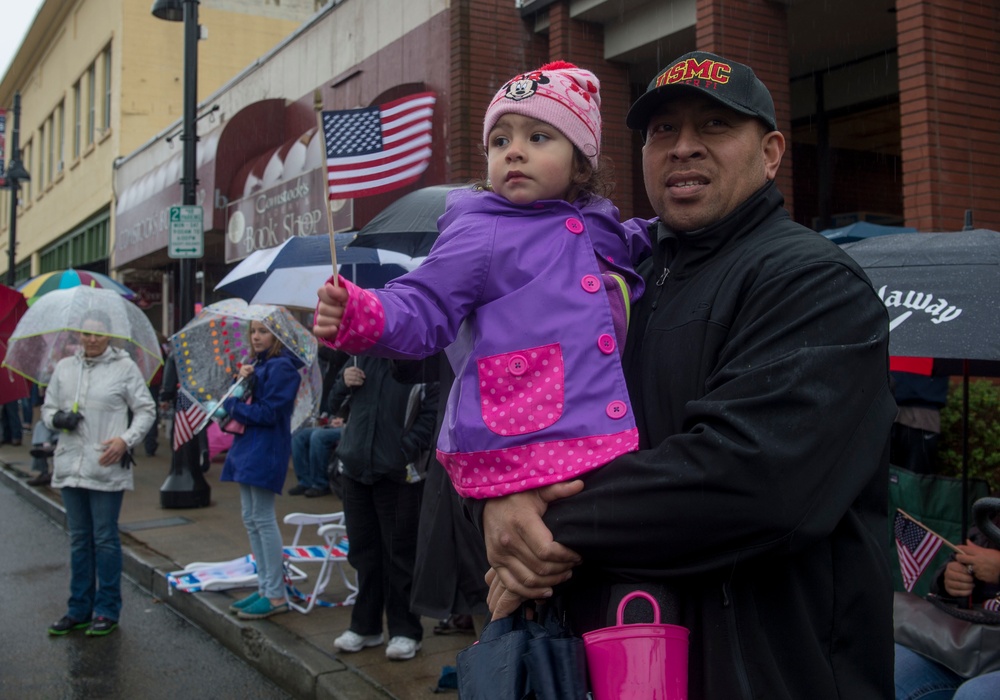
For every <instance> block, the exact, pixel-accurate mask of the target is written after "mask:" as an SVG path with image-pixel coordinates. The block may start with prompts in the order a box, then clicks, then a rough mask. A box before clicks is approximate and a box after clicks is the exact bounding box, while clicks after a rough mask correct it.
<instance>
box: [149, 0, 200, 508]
mask: <svg viewBox="0 0 1000 700" xmlns="http://www.w3.org/2000/svg"><path fill="white" fill-rule="evenodd" d="M152 14H153V16H154V17H156V18H158V19H163V20H167V21H170V22H181V21H183V22H184V113H183V123H184V125H183V133H182V134H181V142H182V143H183V152H182V165H181V190H182V200H181V203H182V204H183V205H185V206H194V205H195V204H196V203H197V187H198V179H197V162H198V161H197V157H198V152H197V145H198V134H197V122H198V118H197V116H198V115H197V110H198V37H199V34H200V30H199V28H198V0H156V1H155V2H154V3H153V9H152ZM179 263H180V264H179V267H180V275H179V279H178V294H177V301H178V320H179V327H181V328H183V327H184V326H185V325H186V324H187V323H188V321H190V320H191V319H192V318H193V317H194V259H193V258H181V259H180V261H179ZM175 365H176V362H175ZM165 379H166V378H165ZM207 460H208V438H207V436H206V433H205V431H204V430H202V431H201V432H200V433H199V434H197V435H195V436H194V437H193V438H191V439H190V440H188V441H187V442H185V443H184V444H183V445H181V446H180V448H179V449H177V450H174V451H173V454H172V456H171V463H170V474H169V475H168V476H167V480H166V481H165V482H163V486H161V487H160V505H161V506H162V507H164V508H198V507H202V506H207V505H209V503H210V500H211V488H210V487H209V485H208V484H207V483H206V481H205V477H204V475H203V474H204V467H203V465H204V464H205V463H206V462H207Z"/></svg>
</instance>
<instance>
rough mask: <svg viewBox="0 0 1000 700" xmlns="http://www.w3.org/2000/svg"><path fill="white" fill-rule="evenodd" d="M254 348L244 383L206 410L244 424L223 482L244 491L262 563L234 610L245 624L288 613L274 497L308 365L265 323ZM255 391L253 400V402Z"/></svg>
mask: <svg viewBox="0 0 1000 700" xmlns="http://www.w3.org/2000/svg"><path fill="white" fill-rule="evenodd" d="M250 345H251V347H252V348H253V352H254V355H255V361H254V362H248V363H246V364H244V365H243V366H241V367H240V370H239V376H240V378H241V379H243V380H244V382H243V384H241V385H240V386H238V387H237V390H235V391H234V392H233V393H232V395H231V396H229V398H227V399H225V400H224V401H223V402H222V405H221V406H218V407H216V406H214V405H212V404H211V403H209V405H208V406H206V410H207V411H210V412H211V413H212V415H213V417H215V418H218V419H220V420H221V419H225V418H230V419H231V421H233V422H237V423H239V424H240V425H242V426H243V431H242V432H236V436H235V437H234V438H233V446H232V447H231V448H230V449H229V453H228V454H227V455H226V462H225V464H224V465H223V466H222V477H221V478H222V481H235V482H236V483H237V484H239V487H240V504H241V507H242V516H243V525H244V526H245V527H246V529H247V535H248V537H249V539H250V550H251V551H252V552H253V556H254V559H255V560H256V562H257V590H256V591H254V592H253V593H251V594H250V595H249V596H247V597H245V598H242V599H241V600H238V601H236V602H235V603H233V604H232V605H231V606H230V607H229V610H230V612H233V613H235V614H236V615H237V616H238V617H239V618H241V619H244V620H260V619H263V618H265V617H270V616H272V615H276V614H278V613H285V612H288V599H287V597H286V595H285V572H284V566H283V560H282V545H281V531H280V530H279V529H278V518H277V515H276V513H275V503H274V499H275V496H276V495H277V494H280V493H281V490H282V489H283V488H284V486H285V476H286V475H287V474H288V460H289V459H290V458H291V455H292V427H291V420H292V411H293V409H294V408H295V395H296V394H297V393H298V390H299V382H301V380H302V375H301V374H300V373H299V370H300V369H301V367H302V361H301V360H300V359H299V358H298V357H297V356H296V355H295V354H294V353H292V352H291V351H289V350H288V349H286V348H285V346H284V345H283V344H282V342H281V341H280V340H278V338H277V337H275V335H274V333H273V332H271V330H270V329H269V328H268V327H267V326H266V325H264V324H263V323H261V322H260V321H251V322H250ZM251 377H252V378H253V382H252V390H247V395H246V396H245V395H244V390H243V387H244V386H246V384H247V380H249V379H250V378H251ZM250 391H252V399H251V400H247V399H249V398H250V396H249V392H250ZM230 432H233V430H232V429H230Z"/></svg>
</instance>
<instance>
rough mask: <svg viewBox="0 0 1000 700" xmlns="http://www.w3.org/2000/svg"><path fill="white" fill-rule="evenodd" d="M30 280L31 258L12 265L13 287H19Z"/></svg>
mask: <svg viewBox="0 0 1000 700" xmlns="http://www.w3.org/2000/svg"><path fill="white" fill-rule="evenodd" d="M29 279H31V258H28V259H27V260H22V261H21V262H19V263H17V264H16V265H14V285H15V286H19V285H21V284H23V283H24V282H27V281H28V280H29Z"/></svg>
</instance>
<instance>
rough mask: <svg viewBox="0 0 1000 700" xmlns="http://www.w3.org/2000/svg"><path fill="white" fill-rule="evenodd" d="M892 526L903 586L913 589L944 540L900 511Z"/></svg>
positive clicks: (909, 589)
mask: <svg viewBox="0 0 1000 700" xmlns="http://www.w3.org/2000/svg"><path fill="white" fill-rule="evenodd" d="M892 526H893V531H894V532H895V535H896V553H897V554H898V555H899V568H900V570H901V571H902V573H903V586H904V587H905V588H906V590H908V591H912V590H913V586H914V584H915V583H916V582H917V579H918V578H920V574H922V573H924V570H925V569H926V568H927V566H928V565H929V564H930V563H931V559H933V558H934V555H935V554H937V552H938V550H939V549H941V545H942V543H944V540H943V539H941V538H940V537H939V536H937V535H935V534H934V533H933V532H930V531H929V530H927V529H926V528H924V527H922V526H921V525H920V524H919V523H916V522H914V521H912V520H909V519H908V518H906V517H904V516H903V514H902V513H899V512H897V513H896V519H895V520H894V521H893V525H892Z"/></svg>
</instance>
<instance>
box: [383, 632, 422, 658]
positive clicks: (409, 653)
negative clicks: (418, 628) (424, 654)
mask: <svg viewBox="0 0 1000 700" xmlns="http://www.w3.org/2000/svg"><path fill="white" fill-rule="evenodd" d="M418 649H420V642H418V641H417V640H416V639H410V638H409V637H393V638H392V639H390V640H389V646H387V647H386V648H385V658H387V659H389V660H391V661H406V660H407V659H412V658H413V657H414V656H416V655H417V650H418Z"/></svg>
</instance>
